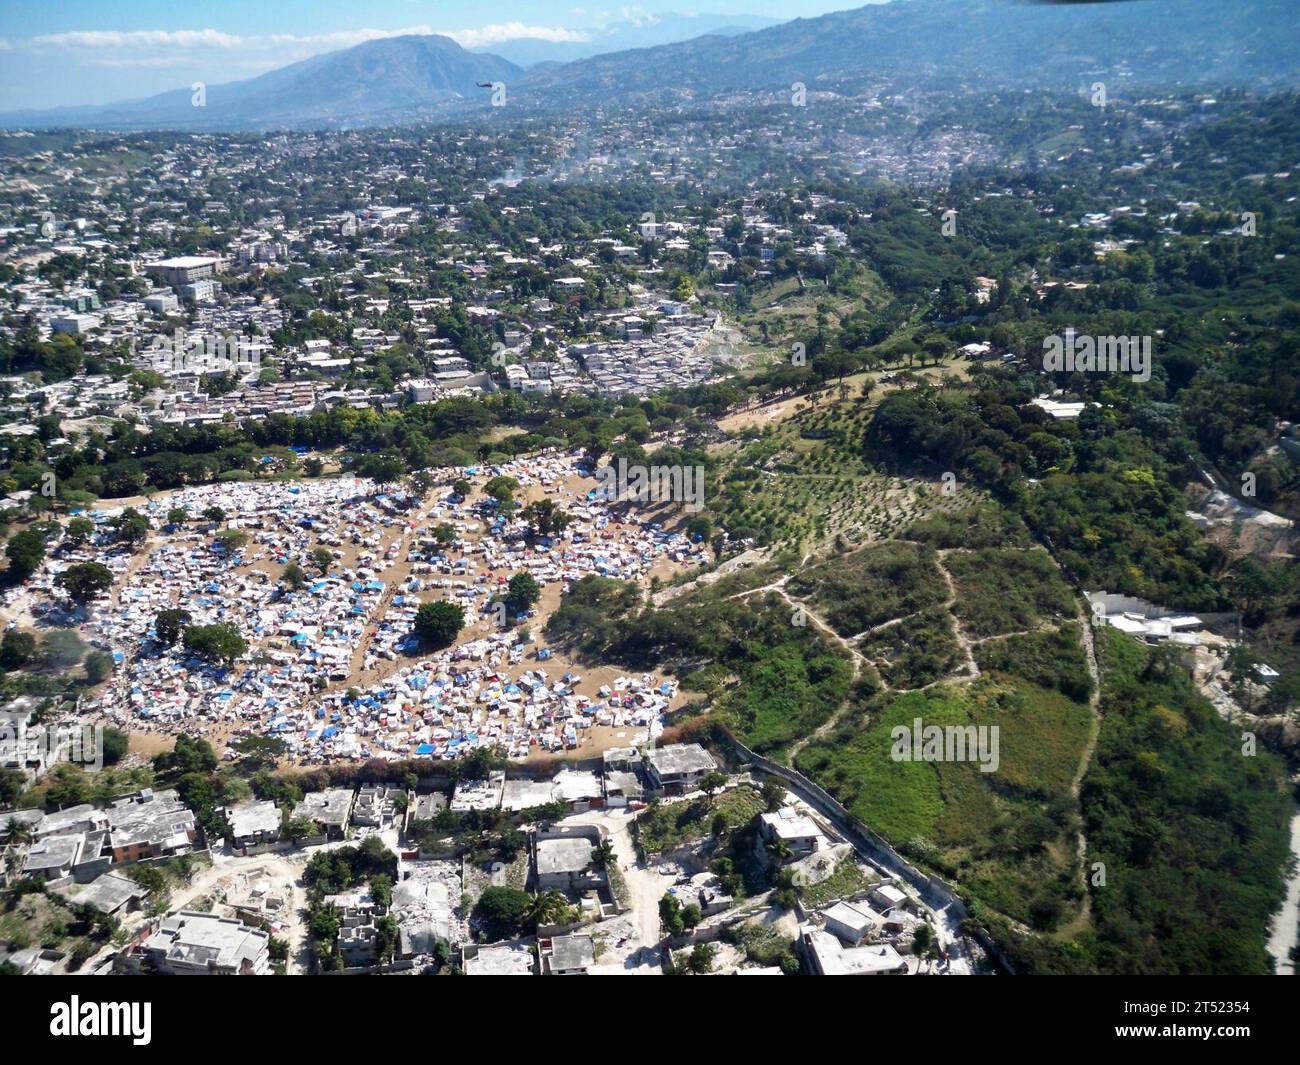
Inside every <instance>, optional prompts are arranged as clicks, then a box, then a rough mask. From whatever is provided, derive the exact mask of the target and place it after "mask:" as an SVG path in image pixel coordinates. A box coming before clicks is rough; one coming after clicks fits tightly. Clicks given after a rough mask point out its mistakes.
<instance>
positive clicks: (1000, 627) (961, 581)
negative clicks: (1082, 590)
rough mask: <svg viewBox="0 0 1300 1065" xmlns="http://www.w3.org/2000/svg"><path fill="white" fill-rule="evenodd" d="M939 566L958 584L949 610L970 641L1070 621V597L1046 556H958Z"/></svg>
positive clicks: (985, 552) (989, 552)
mask: <svg viewBox="0 0 1300 1065" xmlns="http://www.w3.org/2000/svg"><path fill="white" fill-rule="evenodd" d="M944 566H945V567H946V568H947V570H948V572H949V573H950V574H951V575H952V579H953V581H954V582H955V583H956V585H957V601H956V603H955V604H954V607H953V609H954V610H955V611H956V613H957V617H958V618H959V619H960V620H961V623H962V625H963V626H964V627H965V628H966V631H967V632H968V633H969V634H970V635H971V636H975V637H983V636H1000V635H1003V634H1005V633H1010V632H1021V631H1024V630H1026V629H1032V628H1034V627H1035V626H1037V625H1039V624H1041V623H1042V622H1044V621H1046V620H1051V619H1063V618H1068V617H1072V616H1074V613H1075V604H1074V597H1073V595H1071V594H1070V589H1069V588H1068V587H1067V586H1066V584H1065V581H1063V580H1062V579H1061V575H1060V572H1059V571H1058V570H1057V568H1056V565H1055V563H1053V562H1052V559H1051V557H1050V556H1049V555H1048V554H1047V552H1045V551H1014V550H1003V549H999V548H983V549H980V550H978V551H969V552H967V551H960V552H954V553H952V554H950V555H948V556H947V557H946V558H945V559H944Z"/></svg>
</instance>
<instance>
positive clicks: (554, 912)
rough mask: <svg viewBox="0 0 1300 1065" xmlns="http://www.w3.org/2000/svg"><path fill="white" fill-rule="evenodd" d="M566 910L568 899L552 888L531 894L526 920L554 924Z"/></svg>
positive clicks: (567, 908) (567, 909)
mask: <svg viewBox="0 0 1300 1065" xmlns="http://www.w3.org/2000/svg"><path fill="white" fill-rule="evenodd" d="M568 912H569V900H568V899H566V898H565V897H564V895H563V894H561V893H560V892H558V891H555V890H554V889H552V890H551V891H544V892H542V893H541V894H540V895H534V896H533V901H532V902H531V903H529V905H528V920H529V922H530V923H532V924H555V923H556V922H558V921H559V920H560V919H561V918H562V917H564V916H565V915H566V914H567V913H568Z"/></svg>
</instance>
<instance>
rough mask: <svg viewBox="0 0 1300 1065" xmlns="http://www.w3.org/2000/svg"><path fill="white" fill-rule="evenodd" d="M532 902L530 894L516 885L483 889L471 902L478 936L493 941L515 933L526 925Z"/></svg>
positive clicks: (507, 937)
mask: <svg viewBox="0 0 1300 1065" xmlns="http://www.w3.org/2000/svg"><path fill="white" fill-rule="evenodd" d="M532 904H533V899H532V896H531V895H529V894H528V892H526V891H520V890H519V889H518V888H512V887H501V886H493V887H490V888H488V889H486V890H485V891H484V892H483V894H482V895H480V896H479V900H478V902H477V903H475V905H474V917H475V919H476V921H477V923H478V927H479V932H480V936H481V938H482V939H483V940H484V941H486V942H493V941H494V940H498V939H510V938H512V937H514V936H517V935H519V934H520V933H521V932H523V931H524V930H525V927H526V926H527V923H528V920H529V910H530V909H531V907H532Z"/></svg>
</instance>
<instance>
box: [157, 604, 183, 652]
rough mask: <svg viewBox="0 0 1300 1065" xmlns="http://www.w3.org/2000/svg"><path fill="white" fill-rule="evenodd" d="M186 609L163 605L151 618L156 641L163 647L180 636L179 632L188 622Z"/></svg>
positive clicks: (173, 642) (172, 644)
mask: <svg viewBox="0 0 1300 1065" xmlns="http://www.w3.org/2000/svg"><path fill="white" fill-rule="evenodd" d="M190 620H191V615H190V612H189V611H188V610H181V609H179V608H177V607H171V606H169V607H164V608H163V609H162V610H160V611H158V614H157V616H155V617H154V619H153V629H154V634H155V635H156V636H157V637H158V642H159V643H161V644H162V645H163V646H165V647H172V646H174V645H175V643H176V641H177V640H179V639H180V638H181V632H182V630H183V629H184V628H185V626H186V625H188V624H189V623H190Z"/></svg>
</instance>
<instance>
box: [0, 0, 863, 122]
mask: <svg viewBox="0 0 1300 1065" xmlns="http://www.w3.org/2000/svg"><path fill="white" fill-rule="evenodd" d="M864 2H866V0H639V2H637V3H635V4H621V3H609V2H602V0H576V2H561V0H555V2H550V3H545V2H542V3H539V2H532V3H525V2H521V0H492V2H491V3H484V2H483V0H442V2H438V3H430V2H427V0H383V2H371V0H222V2H220V3H198V2H195V0H57V2H53V3H52V2H51V0H0V111H12V110H16V109H19V108H28V107H57V106H61V105H65V104H104V103H110V102H112V101H114V100H122V99H130V98H132V97H137V96H148V95H150V94H152V93H156V92H162V91H164V90H167V89H174V88H179V87H181V86H188V85H189V84H190V83H191V82H194V81H204V82H208V83H210V84H217V83H220V82H223V81H235V80H238V79H240V78H247V77H252V76H254V75H256V74H260V73H262V72H263V71H266V70H270V69H272V68H274V67H278V66H283V65H285V64H286V63H292V62H296V61H297V60H299V59H305V58H307V57H308V56H310V55H316V54H318V53H320V52H328V51H333V50H335V49H338V48H346V47H349V46H351V45H354V44H358V43H360V42H361V41H363V40H366V39H367V38H371V37H380V36H385V35H390V34H393V33H398V32H403V31H405V32H408V33H445V34H447V35H449V36H451V37H454V38H455V39H456V40H458V41H459V42H460V43H461V44H462V45H464V46H465V47H467V48H473V47H486V48H489V49H490V48H491V46H492V45H493V44H494V43H496V42H499V41H502V40H507V39H510V38H518V37H544V38H548V39H551V40H579V39H586V38H587V37H589V36H591V35H593V34H598V33H599V31H600V28H601V27H602V26H607V25H609V24H610V23H613V22H618V21H620V20H625V19H646V18H654V17H655V15H657V14H663V13H672V12H678V13H685V14H691V13H696V12H708V13H710V14H724V15H737V14H753V15H766V16H768V17H773V18H783V19H784V18H798V17H800V16H803V17H808V16H812V15H820V14H824V13H826V12H828V11H837V10H843V9H845V8H851V7H857V6H860V4H862V3H864Z"/></svg>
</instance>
